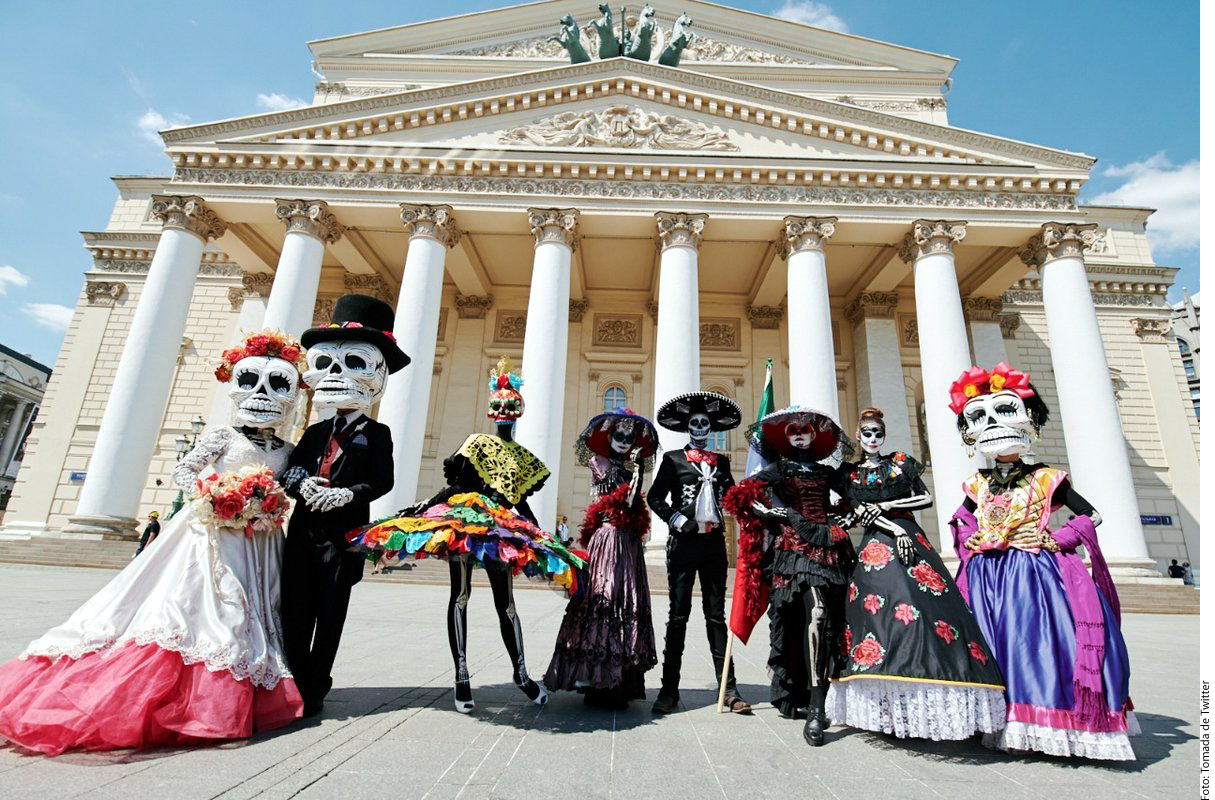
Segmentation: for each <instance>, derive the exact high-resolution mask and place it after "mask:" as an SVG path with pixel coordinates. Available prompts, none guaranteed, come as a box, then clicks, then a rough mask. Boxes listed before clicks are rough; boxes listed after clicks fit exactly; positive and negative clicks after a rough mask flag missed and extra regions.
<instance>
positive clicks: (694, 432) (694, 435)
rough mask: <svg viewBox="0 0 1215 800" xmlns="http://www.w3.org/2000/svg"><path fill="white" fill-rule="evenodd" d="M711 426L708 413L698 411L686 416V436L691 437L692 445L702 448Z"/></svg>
mask: <svg viewBox="0 0 1215 800" xmlns="http://www.w3.org/2000/svg"><path fill="white" fill-rule="evenodd" d="M711 427H712V423H711V422H710V420H709V415H708V414H701V413H699V412H698V413H695V414H693V415H692V416H690V417H688V438H689V439H691V441H692V446H693V447H695V448H696V449H698V450H703V449H704V448H705V446H706V445H708V443H709V431H710V429H711Z"/></svg>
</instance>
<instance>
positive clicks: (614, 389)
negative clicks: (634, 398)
mask: <svg viewBox="0 0 1215 800" xmlns="http://www.w3.org/2000/svg"><path fill="white" fill-rule="evenodd" d="M628 400H629V397H628V395H627V394H625V393H624V389H622V388H620V387H619V386H609V387H608V389H607V391H605V392H604V393H603V410H604V411H614V410H616V409H617V408H624V407H625V406H627V405H628Z"/></svg>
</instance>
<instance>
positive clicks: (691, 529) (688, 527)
mask: <svg viewBox="0 0 1215 800" xmlns="http://www.w3.org/2000/svg"><path fill="white" fill-rule="evenodd" d="M699 531H700V526H699V525H697V524H696V520H694V519H687V518H685V519H684V521H683V524H682V525H680V526H679V532H680V533H682V534H691V533H698V532H699Z"/></svg>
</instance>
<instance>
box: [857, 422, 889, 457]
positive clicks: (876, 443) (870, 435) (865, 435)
mask: <svg viewBox="0 0 1215 800" xmlns="http://www.w3.org/2000/svg"><path fill="white" fill-rule="evenodd" d="M857 433H859V434H860V444H861V449H862V450H864V451H865V452H866V453H868V454H870V455H877V454H878V453H880V452H881V450H882V445H884V444H886V426H885V425H883V424H882V423H881V421H879V420H876V419H863V420H862V421H861V425H860V428H859V429H858V430H857Z"/></svg>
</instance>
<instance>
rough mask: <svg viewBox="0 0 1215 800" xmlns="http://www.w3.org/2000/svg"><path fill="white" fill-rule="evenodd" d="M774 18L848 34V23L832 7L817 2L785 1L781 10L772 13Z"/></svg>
mask: <svg viewBox="0 0 1215 800" xmlns="http://www.w3.org/2000/svg"><path fill="white" fill-rule="evenodd" d="M772 16H774V17H780V18H781V19H787V20H789V21H790V22H800V23H802V24H803V25H813V26H814V27H816V28H826V29H827V30H829V31H839V32H840V33H847V32H848V23H846V22H844V20H842V19H840V17H839V16H838V15H837V14H836V13H835V12H834V11H833V10H832V9H831V6H829V5H827V4H826V3H818V2H815V0H785V2H784V4H783V5H781V7H780V8H778V9H776V10H775V11H773V12H772Z"/></svg>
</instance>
